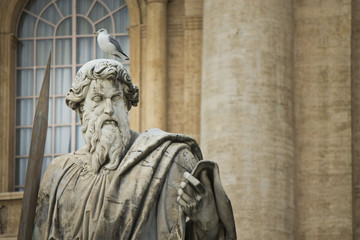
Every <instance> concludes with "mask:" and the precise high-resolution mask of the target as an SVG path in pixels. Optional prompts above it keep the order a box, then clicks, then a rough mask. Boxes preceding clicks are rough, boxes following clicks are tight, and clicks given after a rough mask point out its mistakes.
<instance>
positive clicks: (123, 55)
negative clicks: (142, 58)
mask: <svg viewBox="0 0 360 240" xmlns="http://www.w3.org/2000/svg"><path fill="white" fill-rule="evenodd" d="M113 55H114V56H115V57H118V58H121V59H123V60H126V61H128V60H130V58H129V57H128V56H127V55H126V54H125V53H121V52H120V53H113Z"/></svg>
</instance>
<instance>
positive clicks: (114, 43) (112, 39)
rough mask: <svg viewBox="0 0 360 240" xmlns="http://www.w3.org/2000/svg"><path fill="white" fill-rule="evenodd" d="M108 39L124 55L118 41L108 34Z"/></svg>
mask: <svg viewBox="0 0 360 240" xmlns="http://www.w3.org/2000/svg"><path fill="white" fill-rule="evenodd" d="M109 40H110V43H111V44H113V45H114V46H115V47H116V49H117V50H118V51H119V52H121V53H122V54H124V55H125V56H126V54H125V53H124V52H123V50H122V49H121V47H120V44H119V43H118V41H116V39H114V38H113V37H111V36H110V35H109Z"/></svg>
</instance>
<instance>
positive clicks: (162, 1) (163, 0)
mask: <svg viewBox="0 0 360 240" xmlns="http://www.w3.org/2000/svg"><path fill="white" fill-rule="evenodd" d="M154 2H160V3H167V2H168V0H147V3H148V4H149V3H154Z"/></svg>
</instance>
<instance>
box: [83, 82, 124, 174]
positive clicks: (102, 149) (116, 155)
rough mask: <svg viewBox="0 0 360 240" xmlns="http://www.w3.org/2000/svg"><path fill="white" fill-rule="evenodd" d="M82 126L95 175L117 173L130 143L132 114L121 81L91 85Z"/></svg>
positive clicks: (85, 103)
mask: <svg viewBox="0 0 360 240" xmlns="http://www.w3.org/2000/svg"><path fill="white" fill-rule="evenodd" d="M82 124H83V128H82V132H83V134H84V137H85V142H86V145H87V147H88V151H89V152H90V154H91V158H92V159H91V165H92V168H93V170H94V172H99V170H100V169H103V170H114V169H116V168H117V167H118V165H119V163H120V160H121V158H122V157H123V155H124V153H125V150H126V149H127V147H128V145H129V142H130V127H129V111H128V110H127V105H126V102H125V98H124V93H123V88H122V86H121V84H120V82H119V81H113V80H101V79H99V80H93V81H91V83H90V87H89V90H88V93H87V95H86V98H85V100H84V107H83V119H82Z"/></svg>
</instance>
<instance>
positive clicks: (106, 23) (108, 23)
mask: <svg viewBox="0 0 360 240" xmlns="http://www.w3.org/2000/svg"><path fill="white" fill-rule="evenodd" d="M95 28H96V30H99V29H101V28H105V29H106V30H107V32H108V33H109V34H111V33H113V27H112V24H111V18H110V17H108V18H105V19H104V20H102V21H101V22H100V23H98V24H96V25H95Z"/></svg>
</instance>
